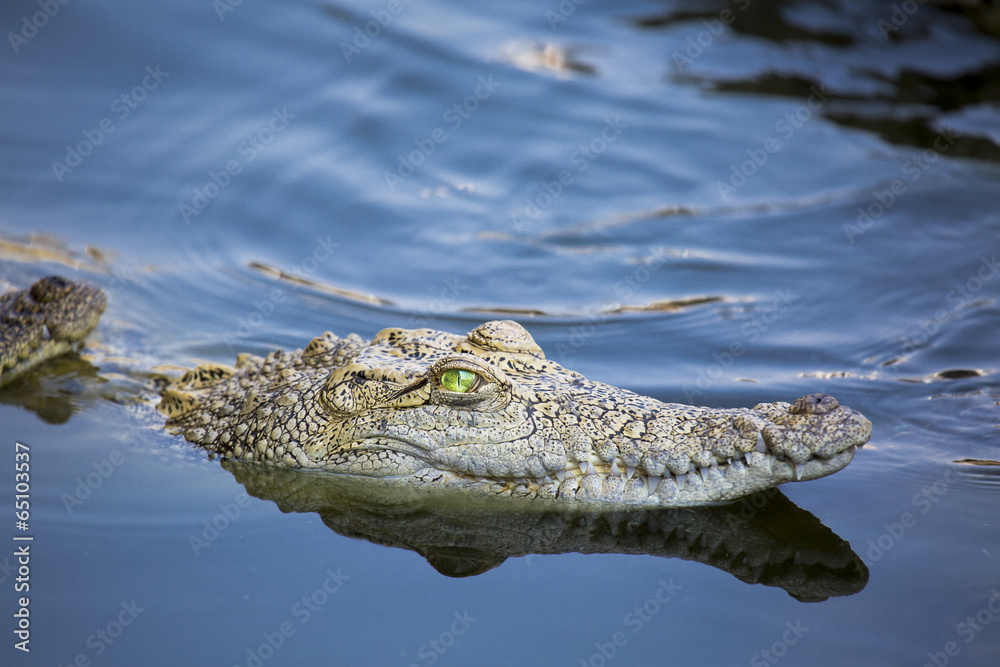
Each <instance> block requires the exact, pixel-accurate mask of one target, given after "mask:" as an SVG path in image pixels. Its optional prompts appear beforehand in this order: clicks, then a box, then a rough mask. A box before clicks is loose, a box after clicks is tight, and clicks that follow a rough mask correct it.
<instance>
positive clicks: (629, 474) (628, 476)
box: [625, 466, 635, 480]
mask: <svg viewBox="0 0 1000 667" xmlns="http://www.w3.org/2000/svg"><path fill="white" fill-rule="evenodd" d="M634 474H635V468H633V467H632V466H625V479H627V480H631V479H632V475H634Z"/></svg>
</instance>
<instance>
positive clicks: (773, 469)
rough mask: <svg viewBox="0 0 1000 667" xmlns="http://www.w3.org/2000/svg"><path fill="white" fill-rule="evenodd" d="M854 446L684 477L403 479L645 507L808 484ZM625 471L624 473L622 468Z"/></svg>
mask: <svg viewBox="0 0 1000 667" xmlns="http://www.w3.org/2000/svg"><path fill="white" fill-rule="evenodd" d="M856 450H857V447H855V446H852V447H849V448H847V449H845V450H843V451H841V452H840V453H838V454H836V455H834V456H832V457H831V458H828V459H822V458H813V459H810V460H808V461H806V462H804V463H799V464H796V463H794V462H793V461H791V460H790V459H785V458H782V457H779V456H776V455H774V454H771V453H764V452H757V451H754V452H748V453H747V454H745V455H744V456H743V458H742V460H740V459H738V460H735V461H730V462H727V463H726V464H722V465H713V466H710V467H707V468H694V466H693V465H692V470H691V472H689V473H686V474H682V475H674V474H672V473H670V472H667V473H666V474H665V475H663V476H661V477H654V476H649V475H646V474H645V473H644V472H643V471H642V470H641V469H634V468H630V467H624V466H623V467H619V466H618V465H617V464H616V463H615V462H612V463H611V464H610V465H608V464H603V465H595V464H593V463H592V462H590V461H586V462H582V463H579V462H578V463H576V464H575V465H572V466H571V467H568V468H567V469H566V470H564V471H559V472H555V473H551V474H549V475H545V476H543V477H511V478H492V477H486V476H476V475H471V474H469V473H465V472H457V471H452V470H443V469H439V468H426V469H424V470H421V471H419V472H417V473H414V474H413V475H407V476H406V477H413V476H415V477H418V478H419V479H420V480H421V481H423V482H428V483H431V484H435V485H439V486H444V487H450V488H461V489H463V490H466V491H477V492H481V493H484V494H488V495H491V496H506V497H524V498H536V499H552V500H556V499H560V500H563V501H565V500H571V501H577V502H584V503H592V504H605V503H607V504H615V505H635V506H646V507H657V506H685V505H704V504H706V503H726V502H731V501H734V500H737V499H739V498H741V497H743V496H746V495H748V494H751V493H754V492H756V491H761V490H763V489H767V488H770V487H773V486H776V485H778V484H783V483H785V482H792V481H800V480H810V479H816V478H819V477H825V476H826V475H829V474H832V473H834V472H836V471H838V470H840V469H842V468H844V467H845V466H846V465H847V464H849V463H850V462H851V460H852V459H853V458H854V454H855V452H856ZM623 468H624V469H623Z"/></svg>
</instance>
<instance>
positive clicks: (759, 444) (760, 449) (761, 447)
mask: <svg viewBox="0 0 1000 667" xmlns="http://www.w3.org/2000/svg"><path fill="white" fill-rule="evenodd" d="M757 451H758V452H766V451H767V445H765V444H764V433H763V432H762V431H757Z"/></svg>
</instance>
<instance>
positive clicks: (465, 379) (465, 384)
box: [441, 368, 479, 394]
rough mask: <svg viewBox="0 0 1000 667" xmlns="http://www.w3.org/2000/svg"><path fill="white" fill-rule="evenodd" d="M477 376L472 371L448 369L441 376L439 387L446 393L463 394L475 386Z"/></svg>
mask: <svg viewBox="0 0 1000 667" xmlns="http://www.w3.org/2000/svg"><path fill="white" fill-rule="evenodd" d="M478 379H479V376H478V375H476V374H475V373H473V372H472V371H463V370H462V369H460V368H450V369H448V370H446V371H445V372H444V373H442V374H441V386H442V387H444V388H445V389H447V390H448V391H454V392H457V393H460V394H464V393H466V392H467V391H469V390H470V389H472V386H473V385H474V384H476V380H478Z"/></svg>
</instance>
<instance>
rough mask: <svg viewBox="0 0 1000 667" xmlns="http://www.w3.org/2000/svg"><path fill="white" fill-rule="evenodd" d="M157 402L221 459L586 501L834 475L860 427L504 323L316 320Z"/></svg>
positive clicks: (696, 498) (831, 410) (739, 491)
mask: <svg viewBox="0 0 1000 667" xmlns="http://www.w3.org/2000/svg"><path fill="white" fill-rule="evenodd" d="M457 371H465V372H466V373H471V375H464V376H460V375H459V374H458V373H457ZM462 377H464V379H463V380H462V381H461V382H460V381H459V378H462ZM462 382H466V383H467V384H465V385H463V384H462ZM470 385H471V386H470ZM159 409H160V411H161V412H163V413H164V414H165V415H166V416H167V427H168V428H169V429H171V430H173V431H175V432H178V433H182V434H183V435H184V437H185V438H187V439H188V440H190V441H191V442H194V443H196V444H198V445H200V446H202V447H204V448H206V449H208V450H210V451H213V452H215V453H217V454H220V455H222V456H225V457H229V458H233V459H239V460H248V461H261V462H266V463H270V464H273V465H278V466H285V467H291V468H313V469H322V470H327V471H330V472H336V473H348V474H354V475H363V476H373V477H381V478H385V479H387V480H394V481H398V482H399V483H401V484H429V485H441V486H447V487H457V488H461V489H463V490H466V491H468V492H472V493H481V494H486V495H508V496H516V497H525V498H537V499H545V500H551V501H554V502H558V503H576V504H586V505H597V506H631V507H670V506H685V505H702V504H709V503H722V502H728V501H731V500H735V499H737V498H740V497H742V496H745V495H748V494H751V493H753V492H755V491H760V490H763V489H766V488H770V487H773V486H777V485H779V484H783V483H785V482H789V481H794V480H796V479H798V480H808V479H815V478H817V477H823V476H825V475H829V474H831V473H833V472H836V471H837V470H840V469H841V468H843V467H844V466H846V465H847V464H848V463H850V461H851V459H852V458H853V456H854V452H855V448H856V447H857V446H859V445H862V444H864V443H865V442H866V441H867V440H868V438H869V436H870V435H871V422H869V421H868V420H867V419H865V418H864V417H863V416H862V415H861V414H859V413H857V412H855V411H854V410H851V409H849V408H846V407H842V406H840V405H839V404H838V403H837V401H836V399H834V398H832V397H830V396H825V395H822V394H811V395H809V396H803V397H802V398H800V399H798V400H797V401H795V402H794V403H792V404H788V403H762V404H760V405H757V406H756V407H754V408H753V409H712V408H702V407H691V406H686V405H677V404H670V403H662V402H660V401H657V400H654V399H652V398H647V397H644V396H639V395H637V394H634V393H632V392H630V391H625V390H622V389H618V388H616V387H612V386H609V385H606V384H601V383H599V382H593V381H591V380H588V379H586V378H585V377H583V376H582V375H580V374H579V373H575V372H573V371H570V370H567V369H565V368H563V367H562V366H560V365H559V364H557V363H555V362H553V361H550V360H547V359H545V356H544V355H543V353H542V351H541V349H540V348H539V347H538V346H537V345H536V344H535V341H534V340H532V338H531V336H530V335H529V334H528V332H527V331H525V330H524V329H523V328H522V327H521V326H520V325H519V324H517V323H516V322H511V321H494V322H487V323H485V324H483V325H481V326H479V327H477V328H476V329H475V330H474V331H472V332H471V333H470V334H469V335H468V336H467V337H466V336H457V335H453V334H449V333H444V332H440V331H434V330H431V329H418V330H404V329H385V330H383V331H382V332H380V333H379V334H378V335H376V336H375V338H374V339H372V341H371V342H370V343H369V342H365V341H362V340H361V339H360V338H359V337H358V336H356V335H353V334H352V335H351V336H348V337H347V338H344V339H340V338H337V337H336V336H334V335H333V334H331V333H329V332H327V333H325V334H323V335H322V336H320V337H318V338H315V339H313V341H312V342H311V343H309V345H308V346H306V348H305V349H303V350H296V351H295V352H284V351H281V350H278V351H275V352H272V353H271V354H269V355H268V356H267V357H266V358H264V359H261V358H259V357H254V356H250V355H240V357H239V359H238V361H237V363H236V367H235V369H232V368H229V367H226V366H221V365H217V364H205V365H202V366H198V367H197V368H195V369H193V370H192V371H189V372H188V373H187V374H186V375H184V376H183V377H182V378H181V379H180V380H178V381H176V382H174V383H173V384H171V385H170V386H169V387H168V388H167V389H166V390H165V391H164V394H163V398H162V400H161V402H160V406H159Z"/></svg>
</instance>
